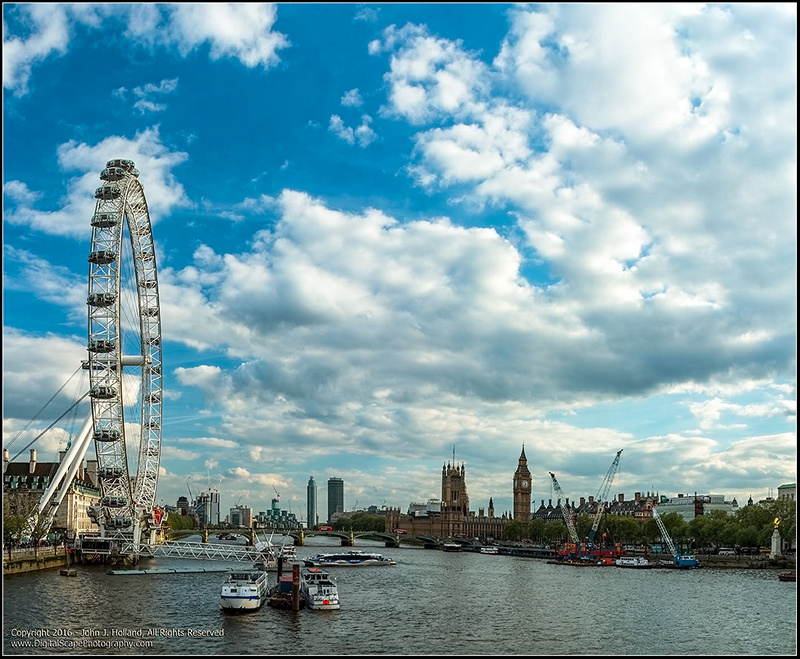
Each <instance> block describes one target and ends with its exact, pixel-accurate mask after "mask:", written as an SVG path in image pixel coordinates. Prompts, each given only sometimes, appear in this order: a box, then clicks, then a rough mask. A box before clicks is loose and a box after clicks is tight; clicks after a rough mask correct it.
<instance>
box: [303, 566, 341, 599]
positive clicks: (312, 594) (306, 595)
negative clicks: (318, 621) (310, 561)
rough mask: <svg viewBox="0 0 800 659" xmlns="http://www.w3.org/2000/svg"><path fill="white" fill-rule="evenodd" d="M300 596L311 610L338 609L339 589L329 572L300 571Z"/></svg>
mask: <svg viewBox="0 0 800 659" xmlns="http://www.w3.org/2000/svg"><path fill="white" fill-rule="evenodd" d="M300 595H301V597H302V598H303V600H305V603H306V606H307V607H308V608H309V609H322V610H327V609H338V608H339V589H338V587H337V585H336V581H334V579H333V578H331V575H330V574H329V573H328V571H327V570H321V569H320V568H318V567H304V568H302V569H301V570H300Z"/></svg>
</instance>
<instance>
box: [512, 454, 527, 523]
mask: <svg viewBox="0 0 800 659" xmlns="http://www.w3.org/2000/svg"><path fill="white" fill-rule="evenodd" d="M514 521H515V522H524V523H526V524H527V523H528V522H530V521H531V472H530V471H529V470H528V458H526V457H525V445H524V444H523V445H522V453H521V454H520V456H519V465H518V466H517V470H516V471H515V472H514Z"/></svg>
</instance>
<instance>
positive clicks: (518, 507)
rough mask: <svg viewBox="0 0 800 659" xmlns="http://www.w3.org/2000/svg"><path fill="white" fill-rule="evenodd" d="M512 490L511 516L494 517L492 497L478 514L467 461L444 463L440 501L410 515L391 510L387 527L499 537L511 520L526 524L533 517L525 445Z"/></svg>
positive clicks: (413, 532)
mask: <svg viewBox="0 0 800 659" xmlns="http://www.w3.org/2000/svg"><path fill="white" fill-rule="evenodd" d="M513 490H514V510H513V513H512V516H511V517H509V516H508V514H507V513H504V514H502V515H501V516H499V517H497V516H495V513H494V503H493V500H492V498H490V499H489V506H488V508H487V509H483V508H479V509H478V512H477V513H475V511H471V510H470V509H469V496H468V494H467V484H466V475H465V470H464V464H463V463H462V464H461V465H460V466H459V465H456V464H455V462H453V463H447V464H444V465H442V498H441V500H440V501H435V500H434V501H431V502H429V504H428V505H427V506H426V507H424V508H422V507H420V508H419V509H418V510H413V511H412V510H409V513H408V514H401V513H400V509H399V508H390V509H388V510H387V512H386V527H385V530H386V532H387V533H393V532H394V530H395V529H403V530H404V531H405V532H407V533H409V534H411V535H428V536H434V537H468V538H500V537H502V536H503V527H504V526H505V525H506V524H507V523H508V522H509V521H512V520H514V521H518V522H522V523H524V524H527V523H528V522H529V521H530V520H531V472H530V470H529V469H528V459H527V458H526V457H525V447H524V446H523V447H522V453H521V454H520V456H519V462H518V465H517V470H516V471H515V472H514V479H513Z"/></svg>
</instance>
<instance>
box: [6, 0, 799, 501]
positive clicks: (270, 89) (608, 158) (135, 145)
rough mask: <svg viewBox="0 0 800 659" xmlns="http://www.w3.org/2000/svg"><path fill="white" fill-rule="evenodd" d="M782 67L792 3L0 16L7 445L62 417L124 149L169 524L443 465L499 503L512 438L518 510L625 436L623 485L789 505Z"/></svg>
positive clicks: (14, 448) (787, 144)
mask: <svg viewBox="0 0 800 659" xmlns="http://www.w3.org/2000/svg"><path fill="white" fill-rule="evenodd" d="M105 44H114V45H115V47H114V48H113V54H111V55H109V54H107V53H106V52H105V51H104V50H103V47H104V45H105ZM117 44H123V46H122V47H117ZM796 44H797V10H796V5H795V4H794V3H758V4H747V3H745V4H740V3H729V4H691V3H688V4H684V3H628V4H625V5H622V4H616V3H544V4H537V3H534V4H512V3H449V4H448V3H396V4H392V3H390V4H348V3H321V4H303V3H276V4H268V3H235V4H226V3H189V4H185V3H184V4H180V3H107V4H104V3H88V4H80V3H52V4H45V3H5V4H4V5H3V101H4V102H3V128H4V131H3V177H4V179H3V347H4V351H3V394H4V397H3V445H4V447H5V448H10V450H11V452H12V454H16V453H18V452H19V451H20V450H22V449H24V447H26V446H27V445H28V444H29V443H30V442H34V441H35V445H36V448H38V449H39V452H40V455H41V456H42V459H44V460H55V456H57V455H58V453H59V451H60V450H64V449H65V447H66V446H67V445H68V444H69V443H70V442H71V441H73V440H74V439H75V436H76V433H77V432H78V429H79V428H80V427H81V424H82V423H83V421H84V420H86V419H88V418H90V410H89V403H88V400H87V399H82V398H81V397H82V396H83V395H84V394H85V393H86V391H87V390H88V385H87V383H86V377H87V375H88V371H83V370H82V369H81V363H82V362H83V361H84V360H86V359H87V357H88V354H89V353H88V347H89V336H88V332H87V319H88V313H89V309H90V308H94V307H93V304H94V303H95V302H96V303H101V302H102V303H105V302H106V301H107V299H106V298H105V297H100V298H92V299H93V300H94V302H93V303H92V304H88V303H89V296H90V291H89V281H88V279H89V261H88V258H89V253H90V251H92V224H91V219H92V217H93V214H94V211H95V204H96V201H97V200H96V198H95V196H94V195H95V190H96V189H97V188H98V186H100V185H101V180H100V172H101V171H103V169H104V168H105V167H106V163H107V162H108V161H109V160H112V159H124V160H130V161H133V163H134V165H135V168H136V169H137V170H138V171H139V176H138V181H139V182H140V183H141V185H142V187H143V190H144V195H145V197H146V202H147V208H148V212H149V215H150V222H151V227H152V232H151V235H152V239H153V250H154V251H153V252H148V254H152V256H153V259H152V264H155V265H156V270H157V283H158V286H157V289H158V310H157V311H156V310H155V308H154V307H153V308H148V309H147V313H148V314H150V313H152V314H155V315H148V318H150V319H151V322H153V323H154V322H155V321H154V320H153V319H155V318H158V319H159V323H160V339H159V341H158V345H159V346H160V352H161V356H162V357H163V360H162V363H161V365H160V366H159V368H160V369H161V370H162V371H163V373H162V374H161V378H163V379H162V380H161V384H162V387H163V390H162V391H161V393H160V394H159V396H160V398H161V400H160V402H158V403H154V404H157V405H160V406H161V409H162V412H163V414H162V417H161V419H160V422H159V425H158V431H159V433H160V437H161V445H160V447H159V449H158V451H157V452H158V467H157V468H154V469H153V471H154V473H157V476H158V489H157V493H158V498H159V499H161V500H163V501H165V502H173V501H175V500H177V497H178V496H180V495H182V494H184V493H186V484H187V481H190V482H191V484H192V488H193V489H204V488H205V487H206V483H211V484H212V485H216V486H219V487H220V488H221V490H224V491H225V492H226V493H230V495H229V496H230V497H231V501H230V502H229V503H233V502H235V501H236V500H237V499H240V498H241V501H248V502H249V503H250V505H251V506H253V508H254V509H256V510H258V509H263V510H268V509H269V507H270V499H271V497H272V493H273V491H275V490H277V491H278V492H280V493H281V506H283V507H284V508H286V509H289V508H291V509H292V510H293V512H294V513H295V514H300V515H307V510H306V487H307V482H308V477H309V474H315V475H316V478H318V479H319V482H320V483H323V482H325V481H326V480H327V479H328V478H329V477H330V476H333V475H335V476H337V477H340V478H342V479H343V480H344V481H345V482H346V487H347V502H349V506H348V505H345V508H346V509H348V510H349V509H350V508H352V506H353V505H354V503H355V502H356V501H358V502H359V505H360V503H361V502H364V501H368V500H377V501H378V502H379V503H382V502H383V501H384V500H385V501H386V503H387V505H395V506H397V505H407V502H409V501H414V500H419V501H425V500H427V499H428V498H430V497H436V496H439V492H438V490H439V482H438V480H439V475H438V468H439V467H441V463H442V459H443V458H444V459H445V460H446V459H448V458H449V457H450V456H451V453H452V450H453V447H455V452H456V455H455V458H454V459H456V460H458V461H459V462H461V461H463V462H464V463H465V464H466V465H467V473H468V476H467V484H468V487H469V492H470V499H471V501H473V502H481V503H482V505H486V503H485V502H488V500H489V498H490V497H492V498H493V501H494V505H495V509H496V510H497V511H510V510H512V509H513V490H512V487H511V475H512V473H513V465H515V464H516V460H517V457H518V456H519V451H520V447H521V446H522V445H523V444H524V446H525V452H526V455H527V459H528V464H529V468H530V472H531V478H532V487H531V498H532V499H534V500H537V501H538V500H539V499H548V498H551V496H552V495H550V494H549V493H550V483H549V480H548V472H550V471H552V472H554V473H556V474H557V476H558V480H559V482H560V483H561V486H562V487H563V488H564V491H565V493H566V494H567V495H568V496H570V497H573V496H580V495H588V494H594V493H595V492H596V491H597V489H598V488H599V486H600V483H601V481H602V479H603V475H604V474H605V473H606V470H607V469H608V466H609V464H610V463H611V461H612V459H613V458H614V455H615V453H616V452H617V451H619V450H620V449H624V453H623V458H622V462H621V464H620V471H619V475H618V479H619V491H624V492H631V493H632V492H634V491H636V490H642V491H658V492H664V493H667V494H669V495H674V494H677V493H680V492H693V491H695V490H698V491H704V492H716V493H725V495H726V496H730V497H736V498H737V500H739V501H743V500H746V499H747V498H748V497H749V496H751V495H752V496H753V498H754V499H760V498H763V497H764V496H766V495H767V493H768V492H769V490H771V489H772V490H774V489H775V488H777V487H778V486H779V485H781V484H783V483H791V482H795V481H796V479H797V427H796V425H797V415H796V408H797V405H796V399H797V64H796V60H797V57H796V51H797V45H796ZM101 53H102V54H103V56H100V54H101ZM334 62H335V66H334V65H333V64H332V63H334ZM125 244H127V245H130V240H128V241H127V242H126V243H125ZM95 251H96V250H95ZM125 256H126V255H125V254H124V253H123V254H122V262H123V264H124V263H125V262H126V259H125ZM96 258H101V260H102V259H105V258H109V255H108V254H97V255H96ZM148 262H150V261H148ZM149 281H155V279H149ZM126 289H127V287H124V288H121V290H126ZM100 308H103V307H100ZM132 324H133V325H136V323H135V322H133V321H132ZM149 345H153V344H149ZM95 347H97V346H95ZM140 349H141V343H140V344H138V345H137V346H136V350H140ZM119 354H121V353H119ZM126 356H131V357H137V355H135V354H131V355H128V354H127V353H126ZM136 361H137V360H135V359H134V360H133V361H132V362H130V363H134V362H136ZM94 372H95V371H94V370H93V371H92V373H94ZM73 376H74V377H73ZM126 391H128V392H130V393H133V389H126ZM106 393H107V392H106ZM48 401H51V402H50V404H49V405H48V406H47V407H46V409H44V411H43V412H41V413H40V410H42V409H43V406H44V405H45V404H46V403H47V402H48ZM76 402H77V405H76V406H75V407H74V408H71V406H72V405H73V404H75V403H76ZM150 402H152V401H150ZM67 410H69V412H67ZM125 418H126V419H127V420H128V422H129V423H130V424H131V427H130V429H129V431H126V434H127V436H128V444H129V449H130V450H129V453H128V455H129V460H130V461H132V462H133V461H135V460H136V458H135V456H136V455H138V453H137V452H136V450H135V449H136V447H135V444H136V442H135V439H134V438H135V437H137V436H138V435H139V432H138V431H139V428H138V422H137V419H138V418H139V416H138V415H136V414H127V415H126V416H125ZM51 425H52V428H50V426H51ZM48 428H49V429H48ZM149 430H150V431H152V430H153V427H152V426H150V427H149ZM45 431H46V432H45ZM40 435H41V436H40ZM89 450H90V453H92V452H95V448H94V445H92V447H91V448H90V449H89ZM151 457H154V456H151ZM22 459H25V456H24V453H23V457H22ZM152 462H153V461H152V460H151V463H152ZM321 487H322V489H323V490H324V489H325V488H324V486H321ZM148 492H151V490H148ZM227 497H228V495H227V494H226V495H225V498H226V499H227ZM324 497H325V492H320V502H319V504H320V506H319V508H320V509H319V511H318V514H319V516H320V517H322V516H323V515H324V514H325V512H326V511H327V502H326V501H322V499H323V498H324ZM473 505H475V504H473ZM226 509H227V508H226Z"/></svg>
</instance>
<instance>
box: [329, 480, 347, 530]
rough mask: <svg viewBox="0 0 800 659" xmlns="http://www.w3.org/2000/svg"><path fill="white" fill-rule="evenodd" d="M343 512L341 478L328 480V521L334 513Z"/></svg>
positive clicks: (342, 483)
mask: <svg viewBox="0 0 800 659" xmlns="http://www.w3.org/2000/svg"><path fill="white" fill-rule="evenodd" d="M343 512H344V481H343V480H342V479H341V478H329V479H328V521H329V522H330V521H332V520H333V515H334V514H335V513H343Z"/></svg>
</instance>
